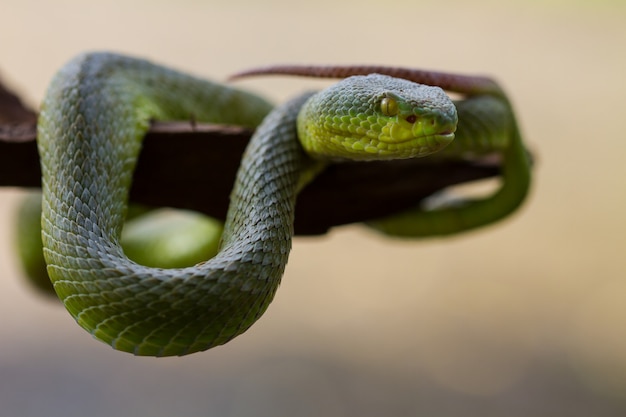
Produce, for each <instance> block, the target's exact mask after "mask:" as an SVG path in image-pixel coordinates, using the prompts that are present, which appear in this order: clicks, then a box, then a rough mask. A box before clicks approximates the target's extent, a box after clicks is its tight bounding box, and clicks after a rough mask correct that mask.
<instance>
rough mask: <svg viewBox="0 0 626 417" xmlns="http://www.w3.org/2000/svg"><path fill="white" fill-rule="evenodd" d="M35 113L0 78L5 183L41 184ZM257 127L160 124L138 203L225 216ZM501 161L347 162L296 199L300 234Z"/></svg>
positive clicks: (370, 213)
mask: <svg viewBox="0 0 626 417" xmlns="http://www.w3.org/2000/svg"><path fill="white" fill-rule="evenodd" d="M35 120H36V113H35V112H33V111H32V110H30V109H28V108H26V107H25V106H24V105H23V104H22V102H21V100H20V99H19V98H18V97H17V96H16V95H15V94H14V93H12V92H11V91H9V90H8V89H7V88H6V87H4V86H3V85H2V83H1V82H0V186H10V187H41V182H40V181H41V171H40V167H39V156H38V153H37V146H36V142H35V138H36V127H35ZM251 134H252V132H251V131H249V130H247V129H244V128H241V127H237V126H222V125H209V124H195V123H190V122H174V123H155V124H153V126H152V127H151V129H150V131H149V133H148V134H147V136H146V138H145V140H144V145H143V149H142V152H141V155H140V156H139V161H138V163H137V169H136V172H135V174H134V177H133V186H132V189H131V192H130V199H131V201H133V202H136V203H141V204H146V205H153V206H170V207H176V208H184V209H192V210H197V211H200V212H203V213H206V214H208V215H211V216H213V217H217V218H221V219H224V218H225V215H226V210H227V208H228V200H229V195H230V190H231V188H232V184H233V182H234V178H235V173H236V172H237V169H238V167H239V161H240V159H241V155H242V153H243V151H244V149H245V146H246V144H247V142H248V140H249V139H250V136H251ZM499 172H500V166H499V161H497V160H483V161H474V162H472V161H457V162H452V161H449V162H443V161H437V162H434V161H429V160H428V159H410V160H401V161H390V162H368V163H362V162H361V163H358V162H355V163H342V164H334V165H331V166H329V167H328V169H326V170H325V171H324V172H323V173H322V174H320V175H319V176H318V177H317V178H316V179H315V180H314V181H313V182H312V183H311V184H309V185H308V186H307V187H306V188H305V189H304V190H303V191H302V193H301V194H300V195H299V196H298V202H297V204H296V223H295V230H296V234H305V235H307V234H323V233H326V232H327V231H328V229H329V228H331V227H333V226H338V225H342V224H348V223H354V222H361V221H365V220H370V219H374V218H377V217H381V216H385V215H389V214H392V213H394V212H398V211H401V210H403V209H407V208H409V207H411V206H414V205H416V204H418V203H419V201H420V200H422V199H423V198H425V197H427V196H429V195H431V194H432V193H434V192H436V191H439V190H441V189H443V188H446V187H448V186H450V185H454V184H459V183H464V182H468V181H473V180H477V179H482V178H488V177H493V176H496V175H498V174H499Z"/></svg>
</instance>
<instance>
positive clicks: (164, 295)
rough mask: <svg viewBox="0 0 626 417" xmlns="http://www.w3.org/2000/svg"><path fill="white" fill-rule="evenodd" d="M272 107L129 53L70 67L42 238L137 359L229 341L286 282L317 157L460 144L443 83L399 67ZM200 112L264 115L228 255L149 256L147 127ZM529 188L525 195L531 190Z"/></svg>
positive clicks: (237, 202)
mask: <svg viewBox="0 0 626 417" xmlns="http://www.w3.org/2000/svg"><path fill="white" fill-rule="evenodd" d="M271 108H272V107H271V105H270V104H268V103H267V102H265V101H264V100H262V99H260V98H258V97H256V96H253V95H251V94H249V93H246V92H243V91H239V90H235V89H232V88H230V87H227V86H223V85H219V84H213V83H210V82H208V81H203V80H199V79H196V78H193V77H190V76H188V75H184V74H181V73H178V72H176V71H172V70H169V69H165V68H163V67H160V66H156V65H153V64H151V63H148V62H146V61H143V60H138V59H133V58H128V57H123V56H119V55H113V54H107V53H94V54H86V55H82V56H80V57H77V58H76V59H74V60H73V61H71V62H70V63H68V64H67V65H66V66H65V67H64V68H63V69H61V70H60V72H59V73H58V74H57V75H56V77H55V79H54V80H53V82H52V83H51V86H50V88H49V90H48V92H47V95H46V97H45V100H44V102H43V105H42V108H41V114H40V119H39V125H38V130H39V137H38V147H39V153H40V158H41V164H42V173H43V178H42V187H43V196H44V197H43V216H42V231H43V233H42V235H43V243H44V255H45V259H46V263H47V265H48V273H49V275H50V278H51V280H52V282H53V284H54V288H55V291H56V292H57V294H58V296H59V297H60V298H61V300H62V301H63V303H64V304H65V307H66V308H67V310H68V311H69V312H70V313H71V314H72V316H74V317H75V319H76V320H77V322H78V323H79V324H80V325H81V326H82V327H83V328H85V329H86V330H87V331H89V332H90V333H91V334H92V335H93V336H95V337H96V338H98V339H100V340H102V341H103V342H106V343H108V344H110V345H111V346H113V347H114V348H115V349H118V350H122V351H127V352H131V353H134V354H136V355H154V356H169V355H185V354H188V353H192V352H197V351H202V350H205V349H208V348H211V347H213V346H216V345H220V344H223V343H226V342H227V341H229V340H231V339H232V338H233V337H235V336H237V335H239V334H241V333H242V332H244V331H245V330H246V329H248V328H249V327H250V326H251V325H252V324H253V323H254V322H255V321H256V320H257V319H258V318H259V317H260V316H261V315H262V314H263V312H264V311H265V310H266V308H267V307H268V305H269V303H270V302H271V300H272V298H273V296H274V293H275V292H276V289H277V287H278V285H279V283H280V279H281V276H282V274H283V271H284V268H285V265H286V263H287V259H288V255H289V251H290V248H291V237H292V225H293V213H294V204H295V198H296V195H297V192H298V190H299V189H300V188H301V187H302V186H303V184H304V183H305V182H306V181H307V180H308V179H310V176H311V175H312V174H311V173H312V172H313V173H314V172H315V171H316V170H318V169H319V166H320V164H322V163H321V162H315V160H321V159H328V158H330V159H345V158H356V159H363V160H367V159H372V158H385V159H389V158H397V157H401V158H405V157H413V156H423V155H427V154H430V153H433V152H436V151H438V150H440V149H442V148H444V147H445V146H446V145H447V144H448V143H449V142H450V141H451V140H452V138H453V136H454V133H453V132H454V131H455V129H456V123H457V112H456V109H455V106H454V104H453V103H452V101H451V100H450V99H449V98H448V97H447V96H446V95H445V93H443V90H441V89H440V88H438V87H429V86H425V85H419V84H415V83H413V82H409V81H406V80H402V79H397V78H392V77H389V76H385V75H369V76H357V77H350V78H347V79H345V80H343V81H341V82H340V83H338V84H336V85H335V86H333V87H331V88H329V89H327V90H325V91H323V92H321V93H317V94H315V95H313V94H305V95H303V96H301V97H298V98H296V99H294V100H292V101H290V102H288V103H286V104H284V105H282V106H280V107H278V108H276V109H274V110H271ZM298 115H299V116H298ZM189 118H193V119H194V120H197V121H206V122H219V123H231V124H240V125H247V126H251V127H254V126H257V125H258V124H259V123H260V125H259V126H258V128H257V130H256V133H255V135H254V136H253V138H252V139H251V141H250V144H249V146H248V148H247V150H246V152H245V155H244V157H243V159H242V161H241V167H240V169H239V172H238V174H237V179H236V182H235V186H234V189H233V191H232V194H231V204H230V208H229V211H228V215H227V220H226V223H225V226H224V234H223V236H222V243H221V248H220V251H219V253H218V254H217V256H215V257H214V258H212V259H210V260H209V261H207V262H204V263H201V264H198V265H196V266H194V267H189V268H182V269H159V268H148V267H145V266H142V265H138V264H137V263H135V262H132V261H130V260H129V259H128V258H127V257H126V256H125V255H124V253H123V250H122V248H121V246H120V243H119V240H120V234H121V231H122V226H123V222H124V219H125V215H126V210H127V204H126V202H127V198H128V190H129V187H130V183H131V179H132V173H133V169H134V166H135V162H136V160H137V156H138V153H139V151H140V147H141V140H142V137H143V135H144V134H145V132H146V131H147V129H148V128H149V124H150V121H151V120H153V119H158V120H181V119H189ZM297 119H299V120H298V128H296V120H297ZM298 136H300V139H301V141H302V145H301V144H300V142H299V141H298ZM303 146H305V147H306V148H307V152H306V153H305V152H304V151H303ZM181 169H184V167H181ZM516 188H520V187H519V184H516ZM522 188H523V187H522ZM198 192H210V190H198ZM518 194H520V195H521V197H520V196H518V197H516V198H517V199H518V200H519V201H521V199H522V198H523V195H524V194H525V189H523V190H522V192H521V193H518ZM509 200H511V199H510V198H509ZM517 204H519V202H518V203H517ZM517 204H514V205H517ZM510 205H511V204H510ZM507 210H509V211H510V208H508V209H507ZM481 222H483V223H485V222H486V221H485V220H481ZM479 223H480V222H479ZM475 226H476V225H474V224H468V225H466V227H475ZM455 227H456V226H455Z"/></svg>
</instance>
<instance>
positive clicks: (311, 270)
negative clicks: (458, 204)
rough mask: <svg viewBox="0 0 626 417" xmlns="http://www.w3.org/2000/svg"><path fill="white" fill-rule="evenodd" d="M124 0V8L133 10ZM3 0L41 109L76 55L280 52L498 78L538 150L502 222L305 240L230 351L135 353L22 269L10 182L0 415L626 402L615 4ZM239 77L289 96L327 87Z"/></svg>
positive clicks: (0, 193)
mask: <svg viewBox="0 0 626 417" xmlns="http://www.w3.org/2000/svg"><path fill="white" fill-rule="evenodd" d="M131 3H132V5H130V6H129V4H131ZM294 4H296V2H290V1H286V0H285V1H279V0H274V1H265V2H262V1H252V0H248V1H243V0H242V1H237V0H231V1H224V2H219V3H218V2H210V1H200V0H187V1H177V2H168V1H164V0H155V1H147V0H141V1H135V2H128V1H122V0H109V1H106V2H104V1H102V2H89V1H84V0H80V1H78V0H61V1H51V2H44V1H36V0H2V2H1V3H0V16H2V19H1V20H2V23H1V24H0V71H1V75H2V77H3V79H4V80H6V81H8V82H9V83H10V84H11V85H13V86H14V87H16V88H17V89H18V90H19V91H20V92H21V93H22V94H23V95H24V96H25V97H27V99H28V101H29V102H30V103H32V104H33V106H36V103H38V102H39V100H40V99H41V97H42V95H43V92H44V90H45V87H46V84H47V82H48V81H49V79H50V78H51V76H52V75H53V73H54V71H55V70H56V69H58V68H59V67H60V66H61V65H62V64H63V63H64V62H65V61H66V60H68V59H69V58H70V57H72V56H73V55H75V54H77V53H79V52H81V51H84V50H92V49H109V50H116V51H120V52H126V53H130V54H134V55H141V56H144V57H148V58H151V59H153V60H156V61H160V62H163V63H166V64H169V65H172V66H175V67H178V68H180V69H184V70H188V71H191V72H194V73H196V74H200V75H204V76H207V77H211V78H216V79H223V78H224V77H225V76H226V75H227V74H229V73H231V72H234V71H237V70H240V69H242V68H246V67H249V66H255V65H262V64H269V63H275V62H295V63H376V64H388V65H405V66H412V67H422V68H431V69H439V70H447V71H457V72H463V73H486V74H490V75H493V76H495V77H497V79H498V80H500V81H501V82H502V83H503V85H504V86H505V87H506V89H507V90H508V91H509V93H510V95H511V97H512V100H513V101H514V103H515V105H516V108H517V110H518V113H519V119H520V122H521V125H522V126H523V130H524V133H525V137H526V139H527V141H528V143H529V144H530V146H532V148H533V149H534V150H535V151H536V153H537V155H538V163H537V167H536V179H535V184H534V187H533V191H532V195H531V197H530V199H529V201H528V203H527V204H526V205H525V207H524V208H523V210H522V211H521V212H520V213H518V214H517V215H516V216H514V217H513V218H511V219H510V220H508V221H506V222H504V223H501V224H499V225H498V226H497V227H491V228H488V229H485V230H483V231H479V232H476V233H472V234H468V235H463V236H459V237H455V238H452V239H446V240H428V241H421V242H395V241H390V240H387V239H383V238H381V237H379V236H377V235H374V234H372V233H370V232H368V231H366V230H364V229H362V228H360V227H346V228H343V229H338V230H336V231H335V232H333V233H332V234H330V235H329V236H327V237H325V238H319V239H297V240H296V241H295V244H294V250H293V253H292V256H291V259H290V263H289V265H288V268H287V271H286V274H285V277H284V281H283V285H282V286H281V288H280V290H279V292H278V295H277V297H276V300H275V302H274V303H273V304H272V306H271V307H270V309H269V311H268V312H267V314H266V315H265V316H264V317H263V318H262V319H261V320H260V321H259V322H258V323H257V324H256V325H255V326H254V327H253V328H252V329H251V330H250V331H249V332H248V333H246V334H245V335H243V336H241V337H239V338H238V339H236V340H234V341H233V342H231V343H229V344H228V345H226V346H224V347H220V348H217V349H214V350H211V351H208V352H205V353H201V354H195V355H192V356H190V357H185V358H171V359H151V358H134V357H132V356H130V355H127V354H124V353H118V352H114V351H112V350H111V349H110V348H109V347H108V346H106V345H104V344H101V343H99V342H97V341H95V340H93V339H91V337H90V336H89V335H87V334H86V333H85V332H84V331H83V330H81V329H80V328H79V327H78V326H77V325H75V323H74V322H73V320H72V319H71V318H70V317H69V315H68V314H67V313H66V312H65V311H64V309H63V308H62V307H61V306H60V305H58V303H56V302H51V301H48V300H46V299H43V298H42V297H40V296H38V295H37V294H36V293H34V292H33V291H31V289H30V288H29V287H28V286H27V285H26V284H24V283H23V281H22V276H21V273H20V271H19V270H18V269H17V266H16V259H15V257H14V254H13V252H12V247H11V239H12V233H13V230H12V227H11V226H12V222H13V216H14V211H15V209H16V204H15V203H16V201H17V200H18V198H19V196H20V195H21V192H20V191H19V190H13V189H3V190H0V276H1V277H2V280H1V281H0V316H1V317H2V319H1V320H0V407H1V409H0V414H2V415H7V416H41V415H47V416H65V417H67V416H86V415H89V416H92V417H97V416H123V415H133V416H144V415H145V416H173V415H177V416H199V415H211V416H270V415H280V416H329V417H330V416H353V415H358V416H381V415H389V416H404V415H423V416H444V415H445V416H464V417H466V416H481V417H484V416H529V415H532V416H555V415H567V416H591V415H593V416H618V415H625V414H626V330H625V329H626V279H625V278H626V259H625V257H624V256H625V255H626V253H625V251H626V216H624V213H625V212H626V187H625V185H624V182H625V181H626V164H625V163H624V160H623V159H624V156H625V155H626V135H625V133H624V97H625V96H626V81H625V74H626V53H625V49H624V48H625V44H626V5H625V4H624V2H621V1H617V0H616V1H613V2H611V1H609V0H605V1H594V2H587V1H582V0H580V1H574V2H571V1H569V2H565V1H556V0H554V1H521V0H520V1H512V2H496V1H487V0H476V1H471V2H469V1H461V0H458V1H453V0H450V1H443V0H440V1H433V2H426V1H423V2H418V1H410V0H390V1H384V2H383V1H380V0H379V1H373V0H364V1H359V2H356V1H354V2H350V1H341V0H335V1H330V0H321V1H315V2H310V3H309V4H304V3H303V4H304V5H299V6H294ZM242 84H243V85H245V86H247V87H249V88H251V89H255V90H256V91H259V92H262V93H265V94H266V95H267V96H269V97H270V98H272V99H274V100H276V101H280V100H283V99H285V98H286V97H288V96H290V95H293V94H295V93H297V92H298V91H300V90H302V89H304V88H306V87H310V86H311V85H313V86H316V87H319V86H321V85H323V83H320V82H311V81H308V82H305V81H302V80H279V79H260V80H254V81H246V82H245V83H242Z"/></svg>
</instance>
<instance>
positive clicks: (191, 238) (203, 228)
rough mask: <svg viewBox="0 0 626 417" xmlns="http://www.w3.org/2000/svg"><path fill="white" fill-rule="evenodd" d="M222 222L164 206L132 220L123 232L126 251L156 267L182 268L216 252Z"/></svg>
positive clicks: (129, 254)
mask: <svg viewBox="0 0 626 417" xmlns="http://www.w3.org/2000/svg"><path fill="white" fill-rule="evenodd" d="M222 230H223V225H222V223H221V222H220V221H218V220H215V219H212V218H211V217H208V216H205V215H203V214H200V213H196V212H192V211H186V210H174V209H171V208H161V209H156V210H153V211H150V212H148V213H146V214H143V215H141V216H138V217H135V218H133V219H132V220H129V221H128V222H126V224H125V225H124V230H123V232H122V247H123V248H124V253H126V255H127V256H128V257H129V258H130V259H131V260H133V261H135V262H137V263H140V264H143V265H146V266H151V267H155V268H183V267H186V266H193V265H195V264H197V263H199V262H203V261H206V260H207V259H210V258H212V257H213V256H215V254H217V251H218V247H219V241H220V236H221V235H222Z"/></svg>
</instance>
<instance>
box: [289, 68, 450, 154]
mask: <svg viewBox="0 0 626 417" xmlns="http://www.w3.org/2000/svg"><path fill="white" fill-rule="evenodd" d="M456 125H457V112H456V107H455V106H454V103H453V102H452V100H451V99H450V98H449V97H448V96H447V95H446V93H445V92H444V91H443V90H442V89H441V88H439V87H431V86H426V85H422V84H416V83H414V82H411V81H407V80H403V79H399V78H393V77H389V76H386V75H380V74H370V75H366V76H353V77H349V78H346V79H344V80H342V81H340V82H338V83H337V84H335V85H333V86H331V87H329V88H327V89H326V90H323V91H321V92H319V93H317V94H315V95H313V96H312V97H311V98H310V99H309V100H308V101H307V102H306V103H305V105H304V107H303V108H302V110H301V111H300V115H299V117H298V135H299V138H300V141H301V143H302V145H303V147H304V148H305V150H306V151H307V152H308V153H309V154H310V155H312V156H313V157H314V158H317V159H335V160H336V159H354V160H374V159H376V160H379V159H402V158H413V157H417V156H426V155H429V154H431V153H434V152H437V151H439V150H441V149H443V148H444V147H445V146H447V145H448V144H449V143H450V142H451V141H452V140H453V139H454V132H455V131H456Z"/></svg>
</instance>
